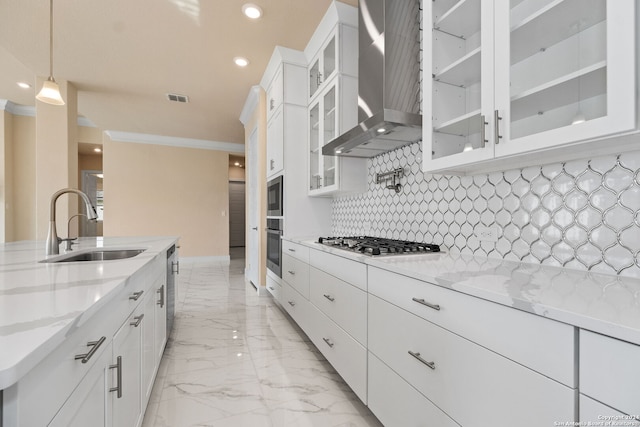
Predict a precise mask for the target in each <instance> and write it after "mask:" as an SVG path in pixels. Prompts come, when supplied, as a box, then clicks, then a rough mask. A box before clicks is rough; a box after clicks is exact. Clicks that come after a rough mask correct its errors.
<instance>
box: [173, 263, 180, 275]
mask: <svg viewBox="0 0 640 427" xmlns="http://www.w3.org/2000/svg"><path fill="white" fill-rule="evenodd" d="M173 267H175V269H174V268H173ZM171 272H172V273H176V274H180V261H172V262H171Z"/></svg>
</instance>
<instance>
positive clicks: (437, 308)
mask: <svg viewBox="0 0 640 427" xmlns="http://www.w3.org/2000/svg"><path fill="white" fill-rule="evenodd" d="M411 299H412V300H413V301H415V302H417V303H418V304H422V305H426V306H427V307H429V308H433V309H434V310H440V304H431V303H430V302H427V301H425V300H424V298H411Z"/></svg>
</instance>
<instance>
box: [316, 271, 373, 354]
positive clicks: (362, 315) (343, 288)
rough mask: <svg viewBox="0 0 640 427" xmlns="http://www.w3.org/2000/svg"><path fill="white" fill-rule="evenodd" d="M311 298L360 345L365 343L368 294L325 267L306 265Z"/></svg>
mask: <svg viewBox="0 0 640 427" xmlns="http://www.w3.org/2000/svg"><path fill="white" fill-rule="evenodd" d="M309 288H310V294H311V295H310V299H311V302H312V303H313V304H314V305H315V306H316V307H318V308H319V309H320V310H321V311H322V312H323V313H324V314H326V315H327V316H328V317H329V318H330V319H331V320H333V321H334V322H336V323H337V324H338V326H340V327H341V328H342V329H344V330H345V331H346V332H347V333H348V334H349V335H351V336H352V337H354V338H355V339H356V340H357V341H358V342H360V343H361V344H362V345H364V346H366V345H367V294H366V293H365V292H364V291H362V290H360V289H358V288H356V287H355V286H351V285H350V284H348V283H347V282H343V281H342V280H340V279H338V278H336V277H333V276H332V275H330V274H327V273H325V272H324V271H321V270H318V269H317V268H314V267H311V268H310V269H309Z"/></svg>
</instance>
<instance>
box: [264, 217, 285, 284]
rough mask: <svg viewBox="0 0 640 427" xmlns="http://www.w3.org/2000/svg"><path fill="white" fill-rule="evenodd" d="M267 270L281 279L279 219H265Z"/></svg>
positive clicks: (280, 225)
mask: <svg viewBox="0 0 640 427" xmlns="http://www.w3.org/2000/svg"><path fill="white" fill-rule="evenodd" d="M267 268H268V269H269V270H271V271H272V272H273V273H275V274H276V275H277V276H278V277H282V219H281V218H267Z"/></svg>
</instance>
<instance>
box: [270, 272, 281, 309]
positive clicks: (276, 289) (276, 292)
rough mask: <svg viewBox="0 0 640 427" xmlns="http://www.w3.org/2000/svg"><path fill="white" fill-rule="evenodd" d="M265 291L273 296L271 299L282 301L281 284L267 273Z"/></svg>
mask: <svg viewBox="0 0 640 427" xmlns="http://www.w3.org/2000/svg"><path fill="white" fill-rule="evenodd" d="M267 291H268V292H269V293H270V294H271V295H272V296H273V299H275V300H276V301H278V302H279V303H282V285H281V284H280V283H278V282H277V281H275V280H274V279H273V278H272V277H271V276H269V275H267Z"/></svg>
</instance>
